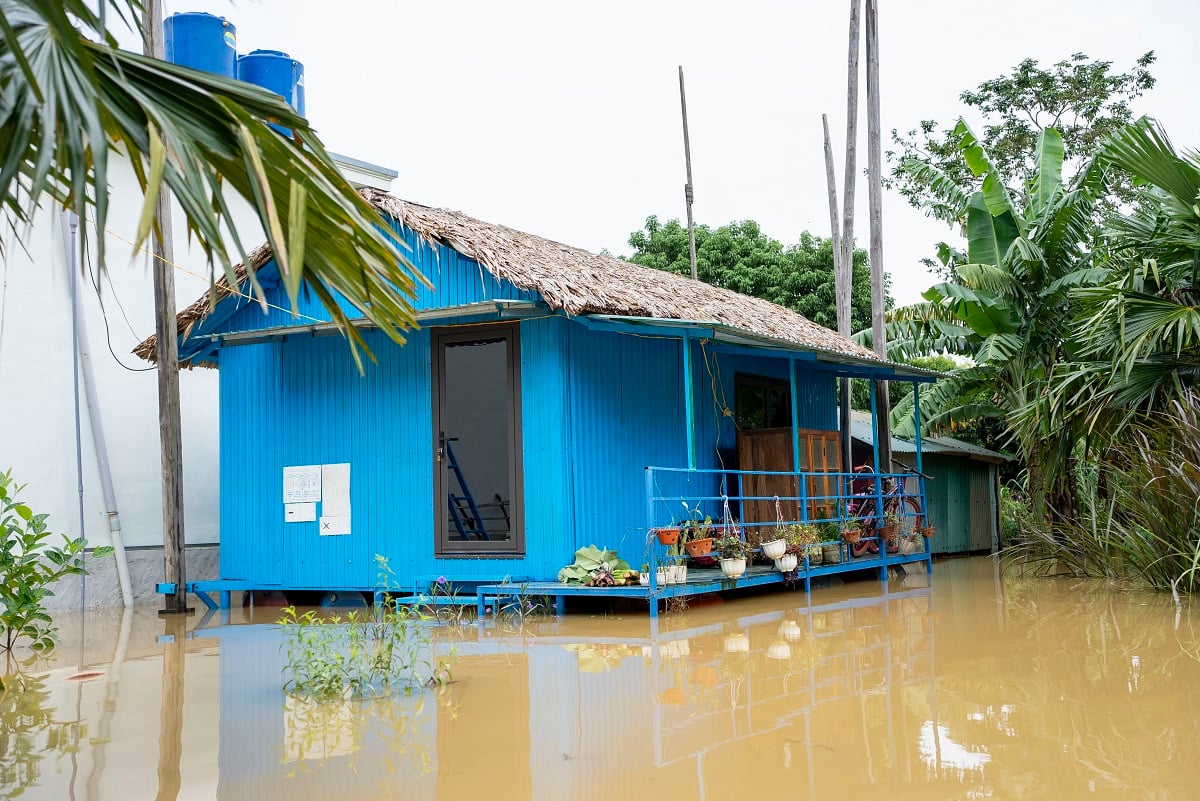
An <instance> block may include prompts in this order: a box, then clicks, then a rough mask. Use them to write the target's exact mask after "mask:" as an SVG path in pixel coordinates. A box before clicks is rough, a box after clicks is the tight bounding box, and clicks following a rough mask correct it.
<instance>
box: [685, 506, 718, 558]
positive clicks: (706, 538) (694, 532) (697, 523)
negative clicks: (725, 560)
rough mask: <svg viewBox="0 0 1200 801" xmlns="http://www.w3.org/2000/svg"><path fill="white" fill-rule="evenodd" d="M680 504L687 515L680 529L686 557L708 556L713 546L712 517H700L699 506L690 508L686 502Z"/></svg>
mask: <svg viewBox="0 0 1200 801" xmlns="http://www.w3.org/2000/svg"><path fill="white" fill-rule="evenodd" d="M682 503H683V508H684V509H686V510H687V514H688V516H687V520H686V521H684V524H683V529H682V540H683V545H684V548H685V549H686V550H687V554H688V556H690V557H692V558H697V557H701V556H708V554H710V553H711V552H712V546H713V536H712V528H713V524H712V517H710V516H709V515H703V517H702V516H701V515H702V514H703V513H702V512H701V511H700V504H696V506H695V507H691V506H688V505H687V501H683V502H682Z"/></svg>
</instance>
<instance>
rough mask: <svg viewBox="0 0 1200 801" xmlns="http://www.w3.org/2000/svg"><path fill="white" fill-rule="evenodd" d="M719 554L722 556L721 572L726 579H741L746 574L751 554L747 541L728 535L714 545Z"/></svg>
mask: <svg viewBox="0 0 1200 801" xmlns="http://www.w3.org/2000/svg"><path fill="white" fill-rule="evenodd" d="M714 547H715V548H716V550H717V553H718V554H720V563H721V572H722V573H724V574H725V577H726V578H731V579H735V578H739V577H741V576H742V574H744V573H745V572H746V556H747V555H748V554H749V553H750V546H749V545H747V544H746V541H745V540H743V539H742V538H741V537H739V536H738V535H737V534H734V533H726V534H725V535H724V536H722V537H721V538H720V539H719V540H717V541H716V543H714Z"/></svg>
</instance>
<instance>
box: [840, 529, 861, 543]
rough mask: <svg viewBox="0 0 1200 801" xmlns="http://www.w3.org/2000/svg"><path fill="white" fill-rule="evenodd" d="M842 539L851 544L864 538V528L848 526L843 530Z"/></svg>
mask: <svg viewBox="0 0 1200 801" xmlns="http://www.w3.org/2000/svg"><path fill="white" fill-rule="evenodd" d="M842 539H844V540H845V541H846V542H849V543H851V544H853V543H855V542H858V541H859V540H860V539H862V529H860V528H859V527H858V526H848V527H847V528H846V529H844V530H843V531H842Z"/></svg>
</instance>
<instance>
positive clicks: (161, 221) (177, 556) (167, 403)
mask: <svg viewBox="0 0 1200 801" xmlns="http://www.w3.org/2000/svg"><path fill="white" fill-rule="evenodd" d="M142 28H143V30H144V36H145V39H144V40H143V42H142V52H143V53H144V54H145V55H147V56H150V57H151V58H162V57H163V39H162V37H163V25H162V2H161V0H147V2H146V4H145V6H143V8H142ZM154 223H155V232H154V264H153V267H152V272H153V273H154V333H155V351H156V352H155V355H156V356H157V358H158V436H159V443H160V455H161V459H162V515H163V574H164V580H165V581H167V582H171V583H173V584H174V585H175V592H174V593H172V594H170V595H167V596H165V598H164V599H163V601H164V607H163V609H162V613H163V614H178V613H184V612H188V611H191V610H189V609H188V608H187V587H186V583H187V573H186V570H185V568H184V556H183V546H184V537H183V433H182V423H181V421H180V413H179V343H178V340H177V334H176V331H175V269H174V266H173V265H174V261H175V257H174V253H173V245H172V242H173V240H172V237H171V196H170V194H169V193H168V191H167V187H166V186H164V187H163V188H162V191H161V192H160V193H159V196H158V205H157V207H156V208H155V213H154Z"/></svg>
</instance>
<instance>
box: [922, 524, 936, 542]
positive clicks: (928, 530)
mask: <svg viewBox="0 0 1200 801" xmlns="http://www.w3.org/2000/svg"><path fill="white" fill-rule="evenodd" d="M921 536H922V537H924V538H925V539H927V540H931V539H933V526H922V527H921Z"/></svg>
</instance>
